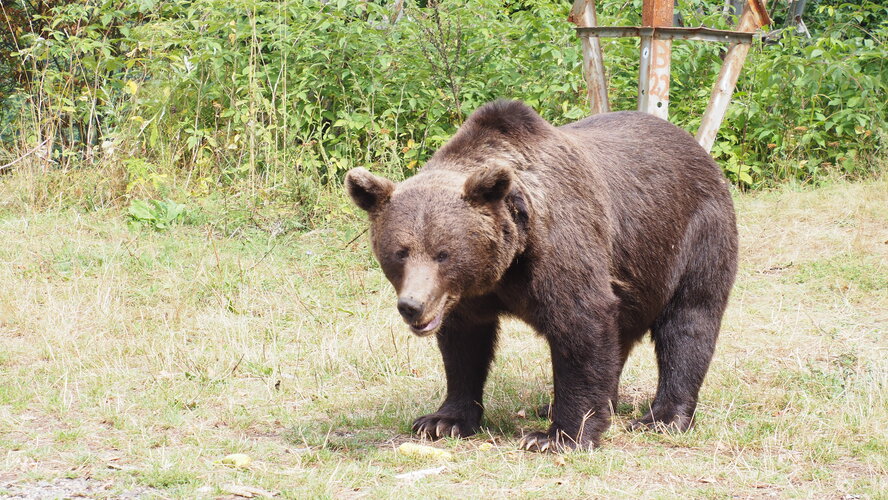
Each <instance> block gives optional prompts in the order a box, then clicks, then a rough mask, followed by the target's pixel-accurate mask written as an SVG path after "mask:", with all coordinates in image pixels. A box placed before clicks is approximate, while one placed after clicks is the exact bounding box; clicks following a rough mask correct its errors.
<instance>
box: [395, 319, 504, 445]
mask: <svg viewBox="0 0 888 500" xmlns="http://www.w3.org/2000/svg"><path fill="white" fill-rule="evenodd" d="M498 327H499V322H498V321H497V320H494V321H493V322H488V323H481V324H478V323H473V322H471V321H467V320H464V319H462V318H460V317H459V315H458V313H454V314H451V316H450V317H448V318H447V319H446V320H445V322H444V325H443V327H442V328H441V331H440V332H438V335H437V337H438V348H439V349H440V350H441V356H442V357H443V358H444V371H445V372H446V374H447V397H446V398H445V399H444V403H443V404H442V405H441V407H440V408H439V409H438V411H436V412H435V413H430V414H428V415H424V416H422V417H419V418H417V419H416V420H415V421H414V422H413V432H415V433H416V434H418V435H419V436H421V437H426V438H429V439H439V438H442V437H468V436H471V435H472V434H475V433H476V432H478V430H479V429H480V427H481V415H482V413H483V412H484V408H483V406H482V404H481V400H482V396H483V394H484V382H485V381H486V380H487V372H488V370H489V369H490V362H491V361H492V360H493V353H494V349H495V347H496V336H497V329H498Z"/></svg>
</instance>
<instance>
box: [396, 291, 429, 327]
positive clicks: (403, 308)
mask: <svg viewBox="0 0 888 500" xmlns="http://www.w3.org/2000/svg"><path fill="white" fill-rule="evenodd" d="M398 312H399V313H401V316H402V317H403V318H404V321H406V322H408V323H411V324H413V323H416V322H417V321H418V320H419V318H421V317H422V312H423V304H422V303H421V302H419V301H417V300H414V299H412V298H410V297H401V298H399V299H398Z"/></svg>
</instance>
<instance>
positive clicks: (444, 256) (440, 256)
mask: <svg viewBox="0 0 888 500" xmlns="http://www.w3.org/2000/svg"><path fill="white" fill-rule="evenodd" d="M449 258H450V254H449V253H447V252H445V251H441V252H438V255H436V256H435V262H444V261H445V260H447V259H449Z"/></svg>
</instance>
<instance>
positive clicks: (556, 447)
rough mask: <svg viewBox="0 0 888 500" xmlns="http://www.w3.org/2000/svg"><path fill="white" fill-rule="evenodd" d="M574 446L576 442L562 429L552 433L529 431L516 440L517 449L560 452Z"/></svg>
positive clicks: (571, 448)
mask: <svg viewBox="0 0 888 500" xmlns="http://www.w3.org/2000/svg"><path fill="white" fill-rule="evenodd" d="M590 444H591V443H590ZM576 447H577V442H576V441H574V440H573V439H571V438H570V437H569V436H568V435H567V434H565V433H564V432H562V431H555V432H554V435H553V434H552V433H551V432H531V433H530V434H528V435H526V436H524V437H523V438H521V441H519V442H518V448H519V449H522V450H527V451H536V452H540V453H546V452H549V453H560V452H562V451H570V450H573V449H574V448H576Z"/></svg>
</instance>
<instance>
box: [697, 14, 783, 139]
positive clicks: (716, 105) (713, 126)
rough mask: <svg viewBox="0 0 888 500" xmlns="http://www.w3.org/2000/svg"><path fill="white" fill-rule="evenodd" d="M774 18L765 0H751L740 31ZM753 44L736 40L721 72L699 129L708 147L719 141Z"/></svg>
mask: <svg viewBox="0 0 888 500" xmlns="http://www.w3.org/2000/svg"><path fill="white" fill-rule="evenodd" d="M770 22H771V19H770V17H768V12H767V11H766V10H765V7H764V5H763V4H762V2H761V0H749V1H748V2H747V3H746V6H745V7H744V8H743V14H741V15H740V20H739V21H738V23H737V31H745V32H752V31H755V30H757V29H759V28H761V27H762V26H764V25H766V24H769V23H770ZM749 47H750V44H749V43H742V42H741V43H734V44H732V45H731V46H730V48H729V49H728V53H727V54H726V55H725V60H724V62H723V63H722V67H721V71H719V73H718V80H716V82H715V86H714V87H713V89H712V95H711V96H710V98H709V105H708V106H707V107H706V112H705V113H703V118H702V120H701V122H700V128H699V129H698V130H697V142H698V143H700V145H701V146H703V149H705V150H706V151H711V150H712V145H713V144H714V143H715V136H716V135H717V134H718V128H719V127H720V126H721V122H722V120H724V118H725V113H726V112H727V110H728V104H730V103H731V96H732V95H734V88H735V87H736V86H737V79H738V78H739V77H740V70H741V69H742V68H743V62H744V61H746V56H747V54H749Z"/></svg>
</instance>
